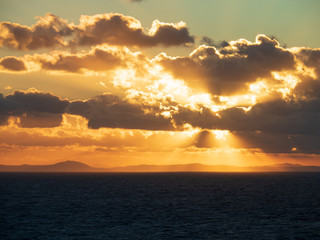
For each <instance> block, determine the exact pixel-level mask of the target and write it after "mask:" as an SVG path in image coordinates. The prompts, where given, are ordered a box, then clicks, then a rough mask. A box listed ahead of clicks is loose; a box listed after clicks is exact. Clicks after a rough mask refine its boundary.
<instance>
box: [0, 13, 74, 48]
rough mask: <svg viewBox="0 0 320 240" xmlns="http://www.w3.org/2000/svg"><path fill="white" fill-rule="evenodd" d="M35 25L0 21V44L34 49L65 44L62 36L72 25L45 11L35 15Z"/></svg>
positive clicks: (68, 34) (65, 34) (70, 31)
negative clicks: (29, 25) (42, 14)
mask: <svg viewBox="0 0 320 240" xmlns="http://www.w3.org/2000/svg"><path fill="white" fill-rule="evenodd" d="M37 19H38V21H37V23H36V24H35V25H33V26H31V27H28V26H23V25H20V24H18V23H10V22H1V23H0V46H6V47H9V48H13V49H18V50H35V49H39V48H54V47H62V46H66V42H64V41H63V38H64V37H66V36H70V34H71V33H72V27H71V26H69V25H68V23H67V22H66V21H65V20H63V19H61V18H59V17H57V16H55V15H53V14H51V13H47V14H46V15H45V16H44V17H37Z"/></svg>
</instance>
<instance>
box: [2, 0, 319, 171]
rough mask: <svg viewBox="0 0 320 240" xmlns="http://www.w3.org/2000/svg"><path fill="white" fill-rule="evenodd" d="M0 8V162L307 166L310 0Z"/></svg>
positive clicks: (312, 96) (314, 37)
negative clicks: (283, 164) (287, 164)
mask: <svg viewBox="0 0 320 240" xmlns="http://www.w3.org/2000/svg"><path fill="white" fill-rule="evenodd" d="M0 5H1V8H0V164H7V165H19V164H38V165H40V164H52V163H56V162H59V161H66V160H75V161H81V162H83V163H86V164H89V165H91V166H95V167H117V166H128V165H141V164H156V165H170V164H188V163H202V164H210V165H234V166H264V165H271V164H280V163H293V164H301V165H317V166H319V165H320V161H319V160H320V157H319V156H320V128H319V120H320V48H319V47H320V46H319V38H320V31H319V30H318V23H319V22H320V15H319V14H318V9H319V8H320V2H319V1H317V0H308V1H298V0H282V1H279V0H270V1H254V0H223V1H222V0H201V1H194V0H174V1H172V0H171V1H168V0H162V1H156V0H141V1H137V0H135V1H134V0H109V1H98V0H91V1H74V0H70V1H61V0H55V1H51V0H49V1H40V0H30V1H18V0H10V1H9V0H0Z"/></svg>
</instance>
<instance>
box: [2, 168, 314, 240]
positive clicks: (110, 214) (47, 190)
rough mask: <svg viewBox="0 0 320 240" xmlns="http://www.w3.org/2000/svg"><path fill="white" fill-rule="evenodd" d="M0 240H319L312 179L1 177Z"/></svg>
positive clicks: (311, 176)
mask: <svg viewBox="0 0 320 240" xmlns="http://www.w3.org/2000/svg"><path fill="white" fill-rule="evenodd" d="M0 239H41V240H42V239H59V240H60V239H61V240H64V239H320V174H319V173H260V174H249V173H241V174H240V173H221V174H219V173H144V174H84V173H76V174H61V173H60V174H58V173H56V174H39V173H38V174H37V173H1V174H0Z"/></svg>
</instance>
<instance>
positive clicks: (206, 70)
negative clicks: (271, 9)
mask: <svg viewBox="0 0 320 240" xmlns="http://www.w3.org/2000/svg"><path fill="white" fill-rule="evenodd" d="M157 60H158V62H159V63H160V64H162V66H164V67H165V69H167V70H169V71H170V72H172V74H173V75H174V76H175V77H177V78H181V79H184V80H185V81H187V82H188V83H189V85H190V86H192V87H194V88H199V87H201V88H202V89H208V90H209V91H210V92H211V93H212V94H213V95H232V94H239V93H243V92H245V91H247V90H248V87H249V84H250V83H253V82H255V81H257V80H258V79H261V78H271V77H272V76H271V73H272V72H273V71H284V70H288V71H289V70H294V69H295V64H296V62H295V56H294V54H293V53H292V52H290V51H289V50H286V49H284V48H281V47H280V46H279V43H278V42H277V41H276V40H273V39H270V38H268V37H266V36H265V35H258V36H257V38H256V42H254V43H251V42H248V41H246V40H244V39H240V40H238V41H232V42H229V44H228V45H227V44H225V46H224V47H223V48H221V49H219V50H218V49H216V48H215V47H212V46H204V45H203V46H200V47H198V48H197V49H196V50H194V51H193V52H192V53H191V54H190V55H189V56H188V57H168V56H166V55H165V54H161V55H159V56H158V57H157Z"/></svg>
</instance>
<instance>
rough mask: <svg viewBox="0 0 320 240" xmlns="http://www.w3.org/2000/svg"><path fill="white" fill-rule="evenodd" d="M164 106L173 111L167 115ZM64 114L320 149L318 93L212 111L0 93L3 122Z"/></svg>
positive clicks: (26, 122)
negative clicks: (218, 132) (217, 132)
mask: <svg viewBox="0 0 320 240" xmlns="http://www.w3.org/2000/svg"><path fill="white" fill-rule="evenodd" d="M164 109H165V110H164ZM164 111H169V112H170V113H171V116H168V115H166V116H164V115H163V114H162V113H163V112H164ZM63 113H69V114H74V115H80V116H83V117H84V118H86V119H87V120H88V127H89V128H93V129H98V128H104V127H106V128H124V129H144V130H165V131H181V130H184V129H185V128H186V127H188V126H190V125H191V126H192V127H194V128H200V129H203V131H201V132H200V133H199V134H198V135H196V136H195V137H194V139H193V143H192V145H194V146H196V147H199V148H210V147H214V146H216V141H215V138H214V137H213V135H212V133H211V132H210V131H209V130H229V131H230V132H231V133H232V135H233V136H234V137H235V138H238V139H240V141H239V142H241V144H240V145H239V146H237V147H242V148H250V149H261V150H262V151H264V152H268V153H291V152H294V153H312V154H320V126H319V122H320V99H316V98H314V99H304V98H303V99H298V98H295V95H292V96H291V95H290V96H288V98H287V99H281V98H278V99H273V100H269V101H266V102H261V103H257V104H255V105H254V106H252V108H251V109H250V110H244V109H243V108H240V107H231V108H227V109H224V110H221V111H218V112H213V111H211V110H210V109H209V108H207V107H205V106H198V109H191V108H188V107H186V106H182V105H180V104H177V103H175V102H173V101H172V100H170V99H165V100H159V101H158V102H156V103H154V102H153V103H152V102H147V101H137V99H135V101H134V102H131V101H130V100H127V99H125V98H124V99H121V98H119V97H118V96H115V95H112V94H105V95H101V96H97V97H95V98H91V99H88V100H83V101H81V100H77V101H73V102H69V101H68V100H62V99H60V98H59V97H56V96H54V95H52V94H50V93H42V92H37V91H28V92H23V91H15V92H14V93H13V94H10V95H7V96H5V97H3V96H2V95H0V122H1V124H2V125H4V124H7V121H8V117H10V116H18V117H20V125H21V126H22V127H56V126H59V125H60V124H61V119H62V118H61V115H62V114H63Z"/></svg>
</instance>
